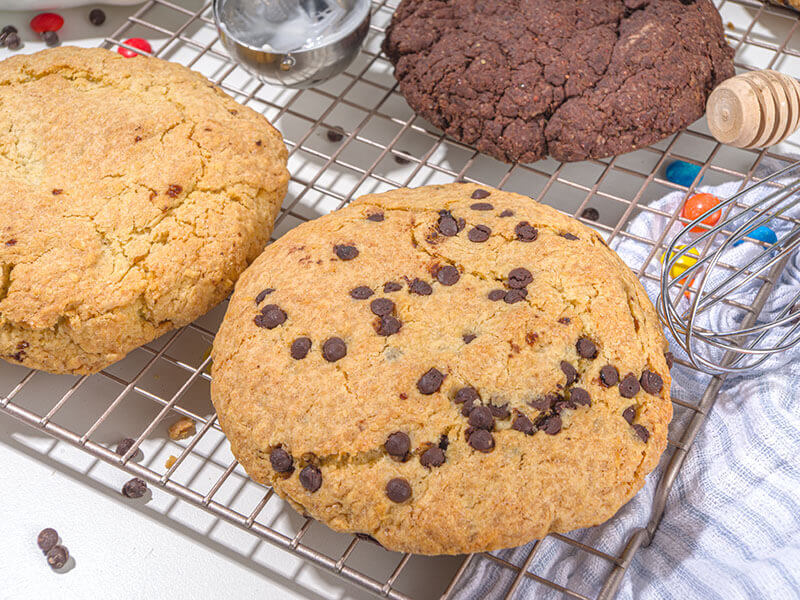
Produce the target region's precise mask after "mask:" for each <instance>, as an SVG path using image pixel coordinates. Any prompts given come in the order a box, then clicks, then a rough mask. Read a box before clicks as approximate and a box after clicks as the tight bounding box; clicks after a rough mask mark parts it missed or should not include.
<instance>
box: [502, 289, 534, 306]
mask: <svg viewBox="0 0 800 600" xmlns="http://www.w3.org/2000/svg"><path fill="white" fill-rule="evenodd" d="M527 297H528V290H524V289H523V290H509V291H508V292H507V293H506V295H505V297H504V298H503V302H505V303H506V304H516V303H517V302H522V301H523V300H525V298H527Z"/></svg>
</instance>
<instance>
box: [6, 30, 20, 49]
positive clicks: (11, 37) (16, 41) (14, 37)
mask: <svg viewBox="0 0 800 600" xmlns="http://www.w3.org/2000/svg"><path fill="white" fill-rule="evenodd" d="M5 45H6V47H7V48H8V49H9V50H19V48H20V46H22V38H21V37H19V35H18V34H16V33H9V34H8V36H6V39H5Z"/></svg>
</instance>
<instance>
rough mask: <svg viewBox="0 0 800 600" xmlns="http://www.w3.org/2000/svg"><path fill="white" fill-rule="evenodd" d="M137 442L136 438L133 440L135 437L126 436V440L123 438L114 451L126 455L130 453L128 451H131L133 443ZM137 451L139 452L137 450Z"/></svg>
mask: <svg viewBox="0 0 800 600" xmlns="http://www.w3.org/2000/svg"><path fill="white" fill-rule="evenodd" d="M135 443H136V440H133V439H131V438H125V439H124V440H121V441H120V442H119V443H118V444H117V448H116V450H114V452H116V453H117V454H119V455H120V456H125V455H126V454H127V453H128V451H129V450H130V449H131V448H133V445H134V444H135ZM137 453H138V452H137Z"/></svg>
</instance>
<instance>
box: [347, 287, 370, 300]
mask: <svg viewBox="0 0 800 600" xmlns="http://www.w3.org/2000/svg"><path fill="white" fill-rule="evenodd" d="M374 293H375V292H373V291H372V288H370V287H367V286H366V285H360V286H358V287H355V288H353V289H352V290H350V297H351V298H353V299H354V300H366V299H367V298H369V297H370V296H372V294H374Z"/></svg>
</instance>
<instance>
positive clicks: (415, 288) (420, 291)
mask: <svg viewBox="0 0 800 600" xmlns="http://www.w3.org/2000/svg"><path fill="white" fill-rule="evenodd" d="M408 291H409V292H410V293H412V294H417V295H418V296H430V295H431V294H432V293H433V288H432V287H431V286H430V284H428V283H427V282H425V281H422V279H414V281H412V282H411V283H410V284H409V286H408Z"/></svg>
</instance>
